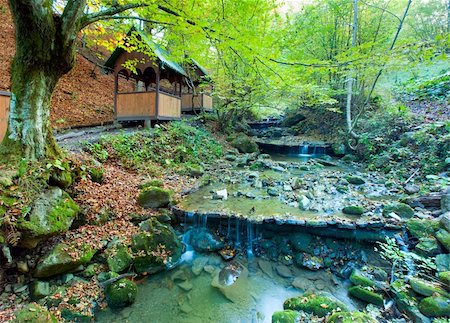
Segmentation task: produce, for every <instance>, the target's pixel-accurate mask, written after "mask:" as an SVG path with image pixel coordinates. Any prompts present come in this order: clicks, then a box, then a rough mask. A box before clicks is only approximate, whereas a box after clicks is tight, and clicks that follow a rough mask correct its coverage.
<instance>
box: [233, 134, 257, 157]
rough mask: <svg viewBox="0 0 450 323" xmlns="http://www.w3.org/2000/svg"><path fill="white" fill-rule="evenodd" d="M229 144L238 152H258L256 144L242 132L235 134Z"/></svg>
mask: <svg viewBox="0 0 450 323" xmlns="http://www.w3.org/2000/svg"><path fill="white" fill-rule="evenodd" d="M231 146H233V147H234V148H236V149H237V150H238V151H239V152H240V153H254V152H258V151H259V149H258V145H257V144H256V143H255V142H254V141H253V140H252V139H251V138H250V137H247V136H246V135H244V134H240V135H239V136H237V137H236V138H235V139H234V140H233V141H232V142H231Z"/></svg>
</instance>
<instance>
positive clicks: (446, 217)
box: [439, 212, 450, 232]
mask: <svg viewBox="0 0 450 323" xmlns="http://www.w3.org/2000/svg"><path fill="white" fill-rule="evenodd" d="M439 224H440V225H441V227H442V228H444V229H445V230H447V231H449V232H450V212H447V213H445V214H443V215H442V217H441V219H440V221H439Z"/></svg>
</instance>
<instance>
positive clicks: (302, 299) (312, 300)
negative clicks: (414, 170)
mask: <svg viewBox="0 0 450 323" xmlns="http://www.w3.org/2000/svg"><path fill="white" fill-rule="evenodd" d="M283 308H284V309H285V310H293V311H304V312H306V313H310V314H314V315H317V316H319V317H325V316H327V315H328V314H330V313H333V311H346V310H347V307H346V306H345V305H344V304H343V303H341V302H339V301H336V300H334V299H331V298H329V297H327V296H324V295H315V294H308V293H305V294H303V295H302V296H298V297H293V298H289V299H287V300H286V301H285V302H284V304H283Z"/></svg>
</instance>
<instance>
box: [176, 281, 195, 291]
mask: <svg viewBox="0 0 450 323" xmlns="http://www.w3.org/2000/svg"><path fill="white" fill-rule="evenodd" d="M178 287H180V288H181V289H182V290H184V291H186V292H188V291H190V290H191V289H192V288H194V285H192V283H191V282H188V281H185V282H182V283H179V284H178Z"/></svg>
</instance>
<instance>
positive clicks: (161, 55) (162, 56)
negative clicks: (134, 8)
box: [105, 28, 187, 76]
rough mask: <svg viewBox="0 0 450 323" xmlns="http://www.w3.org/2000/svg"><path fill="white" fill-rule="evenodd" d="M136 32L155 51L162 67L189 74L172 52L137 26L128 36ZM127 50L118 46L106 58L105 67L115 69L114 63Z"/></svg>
mask: <svg viewBox="0 0 450 323" xmlns="http://www.w3.org/2000/svg"><path fill="white" fill-rule="evenodd" d="M133 32H136V33H138V35H139V37H141V39H142V40H143V41H144V42H145V43H146V44H147V45H148V46H149V47H150V49H151V50H152V51H153V53H155V55H156V58H157V60H158V63H159V67H160V68H161V69H165V68H168V69H170V70H172V71H174V72H176V73H178V74H181V75H183V76H187V73H186V72H185V70H184V69H183V68H182V67H181V66H180V65H179V64H178V63H176V62H174V61H172V60H171V59H170V58H169V57H170V53H169V52H168V51H166V50H165V49H163V48H162V47H161V46H159V45H158V44H156V43H155V42H154V41H153V40H152V39H150V38H149V37H148V36H147V35H146V34H145V33H143V32H141V31H138V30H136V29H135V28H132V29H131V30H130V31H129V32H128V34H127V36H130V35H131V33H133ZM123 52H125V49H123V48H121V47H117V48H116V49H115V50H114V52H113V53H112V54H111V56H110V57H109V58H108V59H107V60H106V62H105V67H106V68H109V69H113V68H114V64H115V62H116V60H117V58H118V57H119V56H120V55H121V54H122V53H123Z"/></svg>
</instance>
